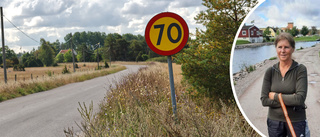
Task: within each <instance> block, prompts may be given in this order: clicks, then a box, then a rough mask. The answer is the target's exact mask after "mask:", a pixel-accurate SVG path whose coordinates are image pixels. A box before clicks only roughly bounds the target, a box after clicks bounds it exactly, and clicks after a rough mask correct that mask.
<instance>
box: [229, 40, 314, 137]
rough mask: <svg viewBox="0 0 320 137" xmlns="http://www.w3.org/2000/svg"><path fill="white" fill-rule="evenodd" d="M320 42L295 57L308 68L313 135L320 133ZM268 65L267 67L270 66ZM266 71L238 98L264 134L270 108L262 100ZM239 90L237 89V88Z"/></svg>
mask: <svg viewBox="0 0 320 137" xmlns="http://www.w3.org/2000/svg"><path fill="white" fill-rule="evenodd" d="M319 51H320V44H318V45H317V46H316V47H312V48H307V49H304V50H301V51H295V52H294V54H293V58H294V59H295V60H296V61H297V62H298V63H300V64H304V65H305V66H306V67H307V70H308V93H307V99H306V105H307V106H308V109H307V120H308V122H309V124H308V125H309V128H310V131H311V136H319V135H320V126H319V123H320V117H319V116H320V58H319ZM268 67H269V66H266V67H265V68H268ZM264 72H265V71H263V73H261V74H260V76H259V77H258V78H257V79H256V80H255V81H254V82H253V83H252V84H250V86H248V87H247V88H246V90H245V91H244V93H243V94H242V95H241V96H240V97H239V98H238V99H239V102H240V105H241V108H242V110H243V111H244V112H245V115H246V116H247V118H248V119H249V120H250V122H251V123H252V124H253V125H254V126H255V127H256V129H258V130H259V131H260V132H261V133H262V134H264V135H268V132H267V124H266V123H267V114H268V108H267V107H263V106H262V104H261V101H260V94H261V87H262V81H263V77H264ZM235 90H237V89H235Z"/></svg>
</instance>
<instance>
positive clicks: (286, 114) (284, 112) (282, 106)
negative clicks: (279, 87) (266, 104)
mask: <svg viewBox="0 0 320 137" xmlns="http://www.w3.org/2000/svg"><path fill="white" fill-rule="evenodd" d="M278 97H279V101H280V104H281V108H282V110H283V114H284V117H286V121H287V123H288V126H289V129H290V132H291V135H292V137H297V136H296V133H295V132H294V129H293V126H292V123H291V120H290V118H289V115H288V111H287V108H286V105H285V104H284V103H283V99H282V94H281V93H279V94H278Z"/></svg>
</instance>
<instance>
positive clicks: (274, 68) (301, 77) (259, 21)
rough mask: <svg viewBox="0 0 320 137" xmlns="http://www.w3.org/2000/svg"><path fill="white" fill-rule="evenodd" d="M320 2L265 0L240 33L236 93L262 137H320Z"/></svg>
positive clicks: (234, 80)
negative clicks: (294, 136)
mask: <svg viewBox="0 0 320 137" xmlns="http://www.w3.org/2000/svg"><path fill="white" fill-rule="evenodd" d="M318 5H320V1H317V0H303V1H302V0H295V1H276V0H266V1H264V2H262V3H261V4H260V5H259V6H258V7H257V8H256V9H255V10H253V11H251V12H250V14H249V15H248V16H247V17H246V19H245V20H244V22H243V23H242V25H241V27H240V28H239V30H238V33H237V36H236V39H235V42H234V45H233V49H232V54H231V60H230V62H231V65H230V74H231V78H232V86H233V87H232V88H233V93H234V96H235V98H236V101H237V105H238V106H239V108H240V110H241V112H242V114H243V115H244V117H245V118H246V120H247V121H248V122H249V123H250V125H251V126H252V127H253V128H254V129H255V130H256V131H257V132H258V133H259V134H260V135H262V136H270V137H279V136H293V135H296V136H304V137H307V136H319V135H320V126H319V123H320V117H319V112H320V111H319V110H320V69H319V68H320V23H319V22H320V10H319V8H318Z"/></svg>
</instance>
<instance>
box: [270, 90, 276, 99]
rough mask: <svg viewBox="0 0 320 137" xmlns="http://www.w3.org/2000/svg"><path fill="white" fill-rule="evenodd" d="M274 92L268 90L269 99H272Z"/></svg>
mask: <svg viewBox="0 0 320 137" xmlns="http://www.w3.org/2000/svg"><path fill="white" fill-rule="evenodd" d="M275 94H276V93H275V92H269V99H271V100H274V95H275Z"/></svg>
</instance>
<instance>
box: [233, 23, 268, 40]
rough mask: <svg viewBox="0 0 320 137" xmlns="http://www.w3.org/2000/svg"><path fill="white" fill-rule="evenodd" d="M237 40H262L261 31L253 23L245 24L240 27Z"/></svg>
mask: <svg viewBox="0 0 320 137" xmlns="http://www.w3.org/2000/svg"><path fill="white" fill-rule="evenodd" d="M238 40H247V41H249V42H251V43H261V42H263V37H262V32H261V31H260V29H259V28H258V27H256V26H255V25H248V26H247V25H246V24H244V26H243V27H242V29H241V31H240V34H239V36H238Z"/></svg>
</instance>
